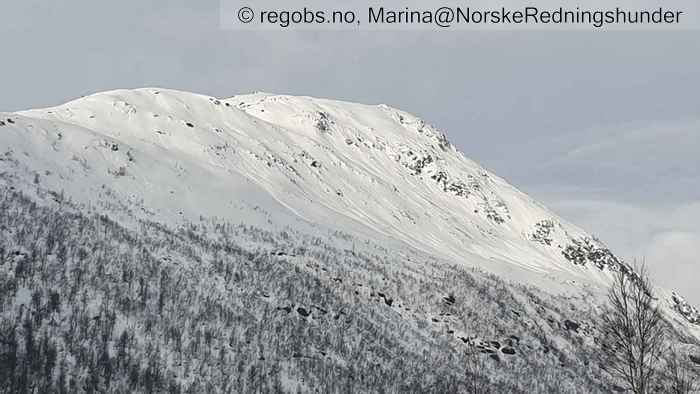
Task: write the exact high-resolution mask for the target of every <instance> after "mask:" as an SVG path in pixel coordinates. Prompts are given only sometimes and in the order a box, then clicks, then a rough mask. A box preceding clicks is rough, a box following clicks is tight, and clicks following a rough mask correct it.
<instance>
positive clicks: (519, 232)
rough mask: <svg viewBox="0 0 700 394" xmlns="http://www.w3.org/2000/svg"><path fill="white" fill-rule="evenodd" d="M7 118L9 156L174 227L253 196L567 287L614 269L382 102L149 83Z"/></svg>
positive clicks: (316, 219) (584, 242)
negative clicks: (208, 92)
mask: <svg viewBox="0 0 700 394" xmlns="http://www.w3.org/2000/svg"><path fill="white" fill-rule="evenodd" d="M6 117H8V118H10V119H11V120H12V121H13V122H14V124H8V125H6V127H5V130H3V134H2V138H3V143H4V144H3V145H6V147H7V149H5V151H6V152H10V154H9V156H8V157H13V158H14V160H16V161H17V162H18V164H19V165H21V166H23V167H24V168H25V169H27V170H29V171H34V172H36V173H37V174H38V177H39V182H41V183H42V184H46V185H48V186H49V187H52V188H53V189H55V190H63V191H64V192H65V193H66V194H67V195H69V196H70V197H71V198H73V199H75V200H78V201H80V202H83V203H88V202H94V200H95V199H100V198H104V197H105V195H106V194H107V193H109V196H110V197H111V198H113V199H114V201H115V202H117V203H124V204H126V205H127V206H128V207H129V209H130V210H132V211H135V210H140V211H142V213H143V215H145V216H146V217H149V218H152V219H154V220H158V221H166V222H168V223H178V222H184V221H188V220H193V219H196V218H197V217H199V216H207V217H212V216H215V217H219V218H222V219H225V220H233V221H238V220H240V218H241V215H246V214H245V213H241V211H240V210H241V209H245V208H242V207H244V206H245V207H254V206H258V207H260V208H263V209H264V210H265V211H267V212H268V213H269V214H270V215H271V216H272V218H273V220H274V221H280V222H283V223H289V221H290V220H292V221H295V220H303V221H305V222H307V223H312V224H317V225H322V226H326V227H330V228H338V229H342V230H343V231H347V232H350V233H353V234H359V235H363V236H366V237H370V238H373V239H374V238H377V237H380V238H383V239H387V240H391V241H395V242H398V243H403V244H405V245H410V246H411V247H413V248H417V249H420V250H422V251H425V252H427V253H431V254H434V255H436V256H441V257H444V258H446V259H449V260H452V261H458V262H460V263H463V264H465V265H467V266H480V267H483V268H485V269H488V270H491V271H494V272H499V273H500V272H509V271H513V270H517V271H518V272H520V271H527V272H532V273H535V274H541V275H547V276H551V277H555V278H556V279H558V280H560V281H562V282H563V281H566V280H569V281H571V280H577V281H582V282H593V283H602V282H604V281H605V278H606V277H607V273H608V272H606V270H605V269H604V268H610V267H612V268H615V266H616V265H617V264H618V262H617V260H616V259H615V258H614V257H613V256H612V254H610V253H609V252H608V251H607V250H606V249H605V248H604V246H603V245H602V244H601V243H599V242H597V241H595V240H593V237H591V236H589V235H587V234H586V233H585V232H584V231H582V230H581V229H579V228H577V227H575V226H573V225H571V224H569V223H567V222H566V221H564V220H562V219H561V218H559V217H557V216H556V215H555V214H554V213H552V212H550V211H548V210H547V209H546V208H544V207H543V206H541V205H539V204H537V203H536V202H534V201H533V200H532V199H530V198H529V197H528V196H526V195H525V194H523V193H521V192H520V191H518V190H517V189H515V188H514V187H512V186H511V185H509V184H508V183H506V182H505V181H504V180H503V179H501V178H499V177H498V176H496V175H494V174H492V173H490V172H489V171H487V170H486V169H484V168H483V167H481V166H479V165H478V164H476V163H474V162H473V161H471V160H469V159H467V158H466V157H465V156H464V155H463V154H462V153H461V152H459V151H458V150H457V149H456V148H455V147H454V146H453V145H452V144H450V142H449V141H448V140H447V138H446V137H445V135H444V134H442V133H440V132H439V131H437V130H435V129H434V128H432V127H431V126H430V125H428V124H427V123H425V122H424V121H423V120H421V119H418V118H417V117H415V116H412V115H410V114H408V113H405V112H402V111H400V110H396V109H393V108H390V107H387V106H385V105H378V106H369V105H361V104H352V103H345V102H338V101H331V100H321V99H314V98H309V97H292V96H277V95H271V94H264V93H258V94H252V95H243V96H235V97H232V98H229V99H225V100H220V99H215V98H212V97H206V96H201V95H196V94H190V93H183V92H177V91H170V90H164V89H139V90H121V91H113V92H106V93H100V94H95V95H92V96H88V97H85V98H81V99H79V100H76V101H73V102H70V103H67V104H65V105H62V106H59V107H55V108H49V109H40V110H31V111H25V112H20V113H17V114H8V115H6ZM6 123H9V122H6ZM459 132H465V133H469V132H470V131H469V130H468V128H467V129H466V130H460V131H459ZM474 132H477V131H474ZM13 152H14V153H13ZM3 153H4V152H3ZM7 163H10V162H7ZM281 218H285V219H281ZM586 248H590V251H586V252H585V253H578V252H577V251H579V250H583V249H586ZM567 250H568V251H569V252H570V253H567ZM591 252H592V253H591ZM567 256H568V257H567Z"/></svg>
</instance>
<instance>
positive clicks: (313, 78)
mask: <svg viewBox="0 0 700 394" xmlns="http://www.w3.org/2000/svg"><path fill="white" fill-rule="evenodd" d="M0 37H2V38H3V39H2V40H1V41H0V110H3V111H13V110H20V109H28V108H37V107H43V106H49V105H57V104H60V103H63V102H65V101H67V100H70V99H74V98H77V97H79V96H82V95H87V94H91V93H94V92H98V91H103V90H110V89H116V88H135V87H144V86H159V87H167V88H172V89H180V90H187V91H192V92H197V93H202V94H208V95H213V96H219V97H228V96H232V95H235V94H240V93H246V92H253V91H267V92H273V93H280V94H295V95H310V96H316V97H326V98H334V99H342V100H348V101H357V102H363V103H368V104H378V103H385V104H388V105H390V106H393V107H397V108H401V109H403V110H406V111H408V112H411V113H414V114H416V115H418V116H420V117H422V118H424V119H425V120H427V121H428V122H429V123H431V124H433V125H434V126H436V127H438V128H439V129H440V130H442V131H444V132H445V133H446V134H447V135H448V138H449V139H450V140H451V141H452V142H453V143H454V144H455V145H456V146H457V147H458V148H459V149H460V150H461V151H463V152H464V153H465V155H466V156H468V157H470V158H472V159H474V160H476V161H478V162H480V163H481V164H482V165H484V166H485V167H487V168H489V169H490V170H492V171H493V172H495V173H497V174H499V175H500V176H502V177H504V178H506V179H507V180H508V181H509V182H511V183H512V184H514V185H516V186H517V187H518V188H520V189H521V190H523V191H525V192H527V193H529V194H531V195H532V196H533V197H535V198H536V199H538V200H540V201H542V202H543V203H544V204H545V205H547V206H549V207H550V208H552V209H554V210H555V211H556V212H557V213H559V214H560V215H562V216H564V217H565V218H567V219H569V220H570V221H572V222H574V223H576V224H578V225H580V226H581V227H583V228H585V229H586V230H588V231H589V232H591V233H593V234H595V235H596V236H598V237H599V238H600V239H601V240H603V241H604V242H606V243H607V244H608V246H610V247H611V248H612V249H613V251H615V252H616V253H617V254H618V255H620V256H622V257H623V258H625V259H626V260H628V261H634V260H637V261H642V260H644V261H646V263H647V264H648V266H649V267H650V269H651V272H652V274H653V275H654V277H655V278H656V280H657V282H658V283H660V284H661V285H663V286H666V287H669V288H672V289H676V290H678V291H679V292H680V293H681V294H682V295H684V296H686V298H688V299H689V300H690V301H692V302H693V303H694V304H696V305H698V306H700V285H698V279H697V277H698V276H700V258H698V256H697V251H698V246H699V245H700V159H699V158H698V156H700V154H699V153H700V99H699V97H698V96H699V93H700V40H698V31H691V30H680V31H609V32H606V31H551V30H550V31H535V30H528V31H476V30H469V31H327V30H325V31H236V30H224V29H221V28H220V26H219V4H218V2H217V1H215V0H203V1H184V0H171V1H168V2H166V1H161V0H157V1H148V2H144V1H137V0H122V1H119V2H100V1H94V0H89V1H88V0H73V1H70V2H47V1H36V0H4V1H3V23H2V24H0Z"/></svg>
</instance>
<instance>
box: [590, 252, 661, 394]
mask: <svg viewBox="0 0 700 394" xmlns="http://www.w3.org/2000/svg"><path fill="white" fill-rule="evenodd" d="M638 271H639V273H635V272H634V271H632V270H620V271H618V272H617V273H616V274H615V279H614V282H613V284H612V285H611V287H610V289H609V291H608V305H607V306H606V308H605V311H604V314H603V317H602V330H601V331H602V334H603V335H602V343H601V345H602V349H601V355H602V358H603V360H601V361H602V366H603V368H604V369H605V370H607V371H608V372H609V373H610V374H611V375H612V376H613V377H614V378H616V379H618V380H619V381H621V382H623V383H624V384H625V385H626V386H627V387H626V388H628V389H629V390H631V391H632V392H634V393H636V394H647V393H651V392H654V386H655V383H656V382H657V377H658V372H657V368H656V367H657V363H658V361H659V359H660V358H661V356H662V352H663V346H664V337H665V327H664V321H663V318H662V316H661V313H660V311H659V310H658V308H657V306H656V303H655V300H654V295H653V289H652V285H651V283H650V281H649V277H648V273H647V270H646V268H645V267H644V266H641V267H640V268H639V270H638Z"/></svg>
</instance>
